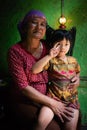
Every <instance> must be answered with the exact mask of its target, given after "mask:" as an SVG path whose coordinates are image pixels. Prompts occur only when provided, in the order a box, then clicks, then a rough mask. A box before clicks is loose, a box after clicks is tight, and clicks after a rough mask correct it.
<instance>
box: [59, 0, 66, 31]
mask: <svg viewBox="0 0 87 130" xmlns="http://www.w3.org/2000/svg"><path fill="white" fill-rule="evenodd" d="M59 23H60V26H59V28H62V29H64V28H66V26H65V23H66V18H65V16H64V0H61V17H60V18H59Z"/></svg>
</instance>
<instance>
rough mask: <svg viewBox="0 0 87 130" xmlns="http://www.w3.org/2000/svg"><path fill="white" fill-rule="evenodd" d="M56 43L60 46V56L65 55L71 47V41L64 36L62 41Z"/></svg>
mask: <svg viewBox="0 0 87 130" xmlns="http://www.w3.org/2000/svg"><path fill="white" fill-rule="evenodd" d="M56 44H57V47H58V46H59V47H58V48H59V50H60V51H59V54H58V56H59V57H62V56H65V55H66V54H67V53H68V51H69V49H70V41H69V40H66V39H65V38H64V39H63V40H62V41H60V42H57V43H56Z"/></svg>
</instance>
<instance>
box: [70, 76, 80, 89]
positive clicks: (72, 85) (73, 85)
mask: <svg viewBox="0 0 87 130" xmlns="http://www.w3.org/2000/svg"><path fill="white" fill-rule="evenodd" d="M79 84H80V77H79V74H78V75H75V76H74V77H73V78H72V79H71V83H70V89H74V88H76V87H78V86H79Z"/></svg>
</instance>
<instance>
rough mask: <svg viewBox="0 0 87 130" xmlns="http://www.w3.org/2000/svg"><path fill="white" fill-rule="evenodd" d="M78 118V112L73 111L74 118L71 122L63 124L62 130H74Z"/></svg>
mask: <svg viewBox="0 0 87 130" xmlns="http://www.w3.org/2000/svg"><path fill="white" fill-rule="evenodd" d="M78 118H79V110H77V109H74V117H73V118H72V120H71V121H67V122H65V124H64V130H76V129H77V123H78Z"/></svg>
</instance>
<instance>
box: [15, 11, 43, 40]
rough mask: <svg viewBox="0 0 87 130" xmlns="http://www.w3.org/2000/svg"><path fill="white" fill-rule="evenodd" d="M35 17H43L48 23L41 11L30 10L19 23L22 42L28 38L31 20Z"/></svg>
mask: <svg viewBox="0 0 87 130" xmlns="http://www.w3.org/2000/svg"><path fill="white" fill-rule="evenodd" d="M34 17H41V18H43V19H44V20H45V21H46V17H45V15H44V14H43V13H42V12H41V11H39V10H30V11H29V12H28V13H27V14H26V15H25V17H24V18H23V20H22V21H20V22H19V23H18V26H17V27H18V30H19V33H20V35H21V39H22V40H23V39H25V37H26V31H27V29H28V23H29V20H30V19H32V18H34Z"/></svg>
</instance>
